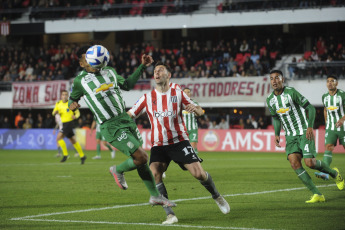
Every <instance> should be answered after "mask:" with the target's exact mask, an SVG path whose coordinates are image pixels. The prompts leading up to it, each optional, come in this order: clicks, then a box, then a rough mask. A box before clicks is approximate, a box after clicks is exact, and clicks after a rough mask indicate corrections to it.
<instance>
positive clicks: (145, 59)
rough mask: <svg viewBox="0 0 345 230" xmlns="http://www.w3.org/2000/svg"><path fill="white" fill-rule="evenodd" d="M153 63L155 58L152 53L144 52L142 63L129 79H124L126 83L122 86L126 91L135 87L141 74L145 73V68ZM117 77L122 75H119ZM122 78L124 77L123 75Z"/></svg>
mask: <svg viewBox="0 0 345 230" xmlns="http://www.w3.org/2000/svg"><path fill="white" fill-rule="evenodd" d="M152 63H153V59H152V57H151V56H150V55H146V54H144V55H143V56H142V57H141V64H140V65H139V67H138V68H137V69H136V70H135V71H134V73H132V74H131V75H130V76H129V77H128V78H127V79H125V80H124V83H123V84H122V85H120V88H121V89H123V90H126V91H129V90H131V89H133V88H134V86H135V84H136V83H137V81H138V80H139V78H140V76H141V75H142V74H143V72H144V71H145V69H146V68H147V67H148V66H150V65H151V64H152ZM117 77H121V76H119V75H117ZM121 78H122V77H121Z"/></svg>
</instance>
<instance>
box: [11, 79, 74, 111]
mask: <svg viewBox="0 0 345 230" xmlns="http://www.w3.org/2000/svg"><path fill="white" fill-rule="evenodd" d="M61 90H69V81H44V82H30V83H27V82H24V83H13V84H12V92H13V107H14V108H19V107H20V108H31V107H42V106H49V105H54V104H55V103H56V102H57V101H58V100H60V93H61Z"/></svg>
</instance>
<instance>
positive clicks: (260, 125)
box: [258, 117, 267, 129]
mask: <svg viewBox="0 0 345 230" xmlns="http://www.w3.org/2000/svg"><path fill="white" fill-rule="evenodd" d="M266 128H267V125H266V123H265V121H264V119H263V118H262V117H259V120H258V129H266Z"/></svg>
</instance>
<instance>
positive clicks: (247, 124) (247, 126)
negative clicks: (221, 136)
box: [244, 118, 254, 129]
mask: <svg viewBox="0 0 345 230" xmlns="http://www.w3.org/2000/svg"><path fill="white" fill-rule="evenodd" d="M244 128H245V129H254V126H253V124H252V121H251V119H250V118H247V120H246V123H245V124H244Z"/></svg>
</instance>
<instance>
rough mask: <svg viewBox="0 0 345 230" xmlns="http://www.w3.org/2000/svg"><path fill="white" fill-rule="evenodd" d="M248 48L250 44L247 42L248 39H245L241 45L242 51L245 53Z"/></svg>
mask: <svg viewBox="0 0 345 230" xmlns="http://www.w3.org/2000/svg"><path fill="white" fill-rule="evenodd" d="M248 49H249V45H248V43H247V40H245V39H244V40H243V41H242V44H241V46H240V52H241V53H243V54H244V53H246V52H248Z"/></svg>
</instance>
